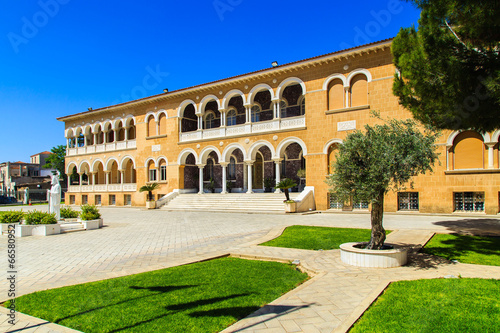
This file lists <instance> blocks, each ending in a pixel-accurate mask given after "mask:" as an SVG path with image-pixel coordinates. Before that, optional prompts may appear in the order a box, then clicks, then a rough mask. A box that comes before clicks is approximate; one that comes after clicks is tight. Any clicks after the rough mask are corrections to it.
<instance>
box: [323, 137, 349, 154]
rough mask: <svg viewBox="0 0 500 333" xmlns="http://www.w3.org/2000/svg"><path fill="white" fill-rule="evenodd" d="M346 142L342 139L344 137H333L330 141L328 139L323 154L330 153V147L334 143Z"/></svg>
mask: <svg viewBox="0 0 500 333" xmlns="http://www.w3.org/2000/svg"><path fill="white" fill-rule="evenodd" d="M335 143H337V144H340V145H342V144H344V141H342V139H331V140H330V141H328V142H327V143H326V144H325V146H324V147H323V154H325V155H326V154H328V149H330V146H331V145H333V144H335Z"/></svg>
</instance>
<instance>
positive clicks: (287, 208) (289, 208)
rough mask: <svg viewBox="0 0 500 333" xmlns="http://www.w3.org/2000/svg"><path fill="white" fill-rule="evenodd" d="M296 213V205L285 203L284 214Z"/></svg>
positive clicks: (294, 203)
mask: <svg viewBox="0 0 500 333" xmlns="http://www.w3.org/2000/svg"><path fill="white" fill-rule="evenodd" d="M296 211H297V203H296V202H295V201H294V202H285V213H295V212H296Z"/></svg>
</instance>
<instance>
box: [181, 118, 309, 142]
mask: <svg viewBox="0 0 500 333" xmlns="http://www.w3.org/2000/svg"><path fill="white" fill-rule="evenodd" d="M305 128H306V117H305V116H297V117H291V118H283V119H273V120H268V121H260V122H256V123H251V124H242V125H234V126H226V127H221V128H212V129H206V130H201V131H193V132H187V133H180V135H179V142H190V141H197V140H203V139H218V138H227V137H232V136H239V135H250V134H254V133H265V132H276V131H285V130H299V129H305Z"/></svg>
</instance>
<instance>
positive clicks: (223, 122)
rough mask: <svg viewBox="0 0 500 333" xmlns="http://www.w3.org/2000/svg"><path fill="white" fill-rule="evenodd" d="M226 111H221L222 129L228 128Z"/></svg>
mask: <svg viewBox="0 0 500 333" xmlns="http://www.w3.org/2000/svg"><path fill="white" fill-rule="evenodd" d="M226 111H227V110H226V109H219V112H220V127H226Z"/></svg>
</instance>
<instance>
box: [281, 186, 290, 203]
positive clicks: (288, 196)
mask: <svg viewBox="0 0 500 333" xmlns="http://www.w3.org/2000/svg"><path fill="white" fill-rule="evenodd" d="M283 190H284V191H285V197H286V201H290V195H289V194H288V189H287V188H285V189H283Z"/></svg>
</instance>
